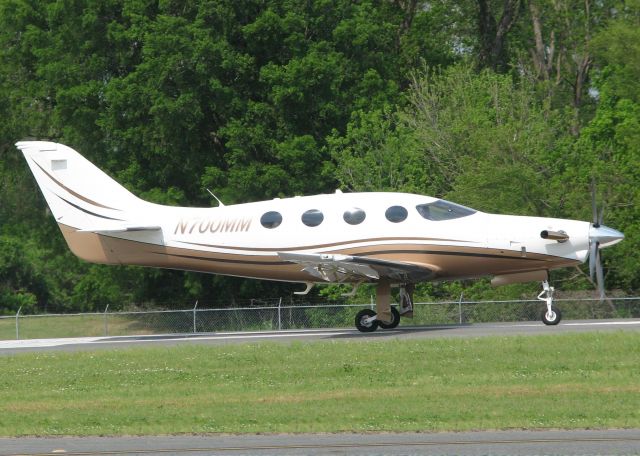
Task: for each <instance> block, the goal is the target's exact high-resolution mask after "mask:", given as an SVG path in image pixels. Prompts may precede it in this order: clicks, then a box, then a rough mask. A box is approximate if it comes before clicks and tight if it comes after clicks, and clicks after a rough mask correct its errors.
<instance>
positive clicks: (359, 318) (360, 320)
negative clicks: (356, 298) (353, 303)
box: [356, 309, 378, 333]
mask: <svg viewBox="0 0 640 456" xmlns="http://www.w3.org/2000/svg"><path fill="white" fill-rule="evenodd" d="M375 315H376V313H375V312H374V311H373V310H371V309H363V310H361V311H360V312H358V313H357V314H356V328H358V331H360V332H363V333H367V332H373V331H375V330H376V329H378V321H377V320H373V321H372V322H371V323H369V324H368V325H367V324H365V322H364V321H365V320H366V319H367V318H370V317H373V316H375Z"/></svg>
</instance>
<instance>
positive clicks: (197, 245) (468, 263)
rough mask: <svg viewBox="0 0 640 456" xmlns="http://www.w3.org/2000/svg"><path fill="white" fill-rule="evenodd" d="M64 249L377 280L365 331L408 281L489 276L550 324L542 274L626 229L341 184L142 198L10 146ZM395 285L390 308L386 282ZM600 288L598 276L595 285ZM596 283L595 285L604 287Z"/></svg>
mask: <svg viewBox="0 0 640 456" xmlns="http://www.w3.org/2000/svg"><path fill="white" fill-rule="evenodd" d="M16 147H17V148H18V149H20V150H21V151H22V152H23V154H24V156H25V159H26V161H27V163H28V165H29V168H30V169H31V171H32V173H33V175H34V177H35V179H36V182H37V184H38V186H39V187H40V190H41V191H42V194H43V195H44V198H45V200H46V202H47V204H48V205H49V208H50V209H51V212H52V213H53V216H54V217H55V219H56V222H57V224H58V226H59V227H60V230H61V231H62V234H63V236H64V238H65V240H66V242H67V244H68V246H69V248H70V249H71V251H72V252H73V253H74V254H75V255H77V256H78V257H80V258H81V259H83V260H86V261H89V262H93V263H103V264H127V265H140V266H150V267H158V268H169V269H179V270H188V271H198V272H204V273H214V274H223V275H229V276H237V277H247V278H254V279H266V280H277V281H286V282H299V283H302V284H304V285H305V289H304V291H300V292H297V294H306V293H308V292H309V291H310V290H311V288H312V287H313V286H314V285H316V284H318V283H325V284H326V283H341V284H351V285H352V287H353V289H352V293H355V291H356V289H357V287H358V286H359V285H360V284H362V283H373V284H376V308H375V311H374V310H373V309H364V310H362V311H360V312H358V314H357V315H356V317H355V325H356V327H357V329H358V330H360V331H362V332H371V331H375V330H376V329H377V328H378V327H380V328H383V329H391V328H395V327H396V326H397V325H398V323H399V322H400V317H401V316H404V317H411V316H412V311H413V291H414V288H415V285H416V284H417V283H420V282H424V281H445V280H447V281H448V280H458V279H474V278H479V277H485V276H491V277H492V280H491V283H492V284H493V285H504V284H509V283H518V282H529V281H541V282H542V287H543V290H542V292H541V293H540V294H539V295H538V299H540V300H541V301H543V302H544V303H545V305H546V309H545V310H544V311H543V312H542V321H543V322H544V323H545V324H546V325H557V324H558V323H559V322H560V320H561V313H560V311H559V310H558V309H557V307H556V306H554V297H553V294H554V288H553V287H552V286H550V285H549V281H548V279H549V271H550V270H553V269H557V268H565V267H571V266H576V265H578V264H580V263H583V262H584V261H585V260H586V259H587V257H589V258H590V264H589V266H590V271H591V276H592V277H593V273H594V271H595V272H597V278H598V283H599V284H601V283H602V280H601V278H602V267H601V265H600V260H599V255H600V249H601V248H603V247H608V246H611V245H614V244H616V243H617V242H620V241H621V240H622V239H624V235H623V234H622V233H621V232H619V231H617V230H615V229H612V228H609V227H606V226H604V225H602V224H601V222H599V221H598V220H597V217H595V216H594V221H593V222H584V221H577V220H565V219H557V218H543V217H526V216H514V215H498V214H490V213H485V212H481V211H477V210H474V209H471V208H468V207H465V206H461V205H459V204H456V203H453V202H450V201H446V200H443V199H438V198H433V197H430V196H423V195H416V194H408V193H393V192H370V193H342V192H341V191H339V190H337V191H336V193H333V194H321V195H313V196H296V197H292V198H282V199H281V198H275V199H273V200H269V201H260V202H252V203H244V204H235V205H229V206H225V205H223V204H222V203H220V205H219V206H218V207H207V208H193V207H172V206H163V205H158V204H153V203H150V202H147V201H143V200H141V199H139V198H138V197H136V196H135V195H133V194H132V193H131V192H129V191H128V190H127V189H125V188H124V187H123V186H121V185H120V184H118V183H117V182H116V181H115V180H113V179H112V178H111V177H109V176H108V175H107V174H105V173H104V172H103V171H101V170H100V169H99V168H97V167H96V166H95V165H93V164H92V163H91V162H89V161H88V160H87V159H85V158H84V157H83V156H82V155H80V154H79V153H78V152H76V151H75V150H73V149H71V148H70V147H68V146H65V145H63V144H58V143H54V142H47V141H20V142H18V143H16ZM392 286H397V287H399V289H400V290H399V298H400V299H399V301H400V302H399V305H398V308H396V307H395V306H391V287H392ZM599 286H602V285H599ZM602 292H604V288H602Z"/></svg>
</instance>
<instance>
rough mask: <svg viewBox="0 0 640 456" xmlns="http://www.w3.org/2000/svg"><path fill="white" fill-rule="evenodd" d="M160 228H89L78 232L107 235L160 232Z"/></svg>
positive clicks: (128, 226)
mask: <svg viewBox="0 0 640 456" xmlns="http://www.w3.org/2000/svg"><path fill="white" fill-rule="evenodd" d="M161 229H162V227H160V226H151V225H149V226H140V225H136V226H133V225H126V226H124V225H123V226H111V227H97V226H95V227H89V228H84V229H82V230H78V231H79V232H81V233H97V234H109V233H126V232H131V231H160V230H161Z"/></svg>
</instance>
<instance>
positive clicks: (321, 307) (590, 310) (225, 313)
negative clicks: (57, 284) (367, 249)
mask: <svg viewBox="0 0 640 456" xmlns="http://www.w3.org/2000/svg"><path fill="white" fill-rule="evenodd" d="M252 304H253V305H249V306H246V307H227V308H216V309H212V308H199V307H198V305H197V303H196V305H195V306H194V307H193V308H191V309H185V310H156V311H136V312H108V308H107V309H105V312H102V313H82V314H43V315H21V314H20V311H18V313H17V314H16V315H15V316H6V317H0V340H8V339H36V338H61V337H92V336H93V337H98V336H128V335H152V334H185V333H214V332H234V331H274V330H276V331H277V330H286V329H312V328H351V327H353V326H354V319H355V315H356V313H357V312H358V311H359V310H360V309H363V308H374V307H375V306H374V305H372V304H371V303H367V304H314V305H311V304H305V303H304V302H302V303H298V304H293V303H287V304H286V305H285V304H283V300H282V299H276V300H270V301H257V300H253V301H252ZM556 306H557V307H558V308H559V309H560V311H561V312H562V317H563V319H564V320H581V319H607V318H640V297H629V298H615V299H606V300H604V301H601V300H599V299H557V300H556ZM544 309H545V306H544V303H542V302H541V301H538V300H520V301H446V302H420V303H415V304H414V317H413V318H412V319H407V318H403V319H402V322H401V325H402V326H422V325H446V324H465V323H488V322H521V321H538V320H539V319H540V316H541V313H542V312H543V310H544Z"/></svg>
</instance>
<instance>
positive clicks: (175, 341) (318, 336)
mask: <svg viewBox="0 0 640 456" xmlns="http://www.w3.org/2000/svg"><path fill="white" fill-rule="evenodd" d="M587 331H640V319H621V320H585V321H577V320H576V321H571V320H569V321H566V322H563V323H560V324H559V325H558V326H545V325H544V324H542V323H537V322H526V323H478V324H468V325H437V326H407V327H402V326H400V327H398V328H396V329H393V330H378V331H376V332H374V333H361V332H359V331H357V330H356V329H349V328H341V329H309V330H287V331H260V332H225V333H197V334H178V335H176V334H166V335H153V336H120V337H81V338H65V339H25V340H5V341H0V356H1V355H11V354H17V353H24V352H34V351H37V352H45V351H78V350H100V349H121V348H131V347H139V346H175V345H181V344H185V343H187V344H208V345H220V344H243V343H245V344H246V343H261V342H267V341H271V342H279V343H289V342H291V341H294V340H303V341H319V340H360V341H366V340H380V339H385V338H397V339H410V338H443V337H486V336H509V335H520V336H526V335H541V334H563V333H570V332H587Z"/></svg>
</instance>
